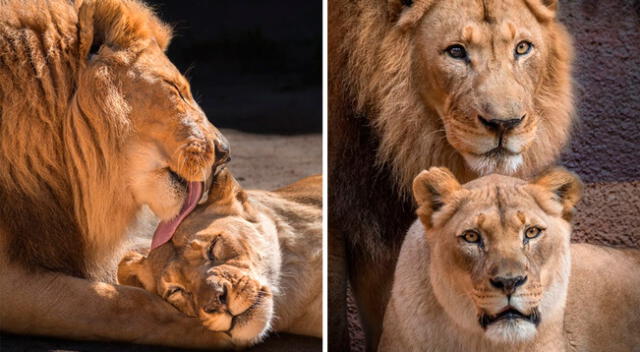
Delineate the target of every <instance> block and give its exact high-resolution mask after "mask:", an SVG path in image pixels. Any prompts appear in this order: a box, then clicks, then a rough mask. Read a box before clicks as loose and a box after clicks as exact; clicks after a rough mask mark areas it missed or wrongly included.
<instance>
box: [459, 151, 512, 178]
mask: <svg viewBox="0 0 640 352" xmlns="http://www.w3.org/2000/svg"><path fill="white" fill-rule="evenodd" d="M462 156H463V157H464V160H465V162H466V163H467V165H468V166H469V167H470V168H471V169H472V170H473V171H474V172H476V173H477V174H478V175H479V176H485V175H489V174H492V173H499V174H502V175H513V174H515V173H516V172H517V171H518V169H520V166H522V162H523V159H522V154H506V153H503V154H499V155H492V154H482V155H475V154H469V153H462Z"/></svg>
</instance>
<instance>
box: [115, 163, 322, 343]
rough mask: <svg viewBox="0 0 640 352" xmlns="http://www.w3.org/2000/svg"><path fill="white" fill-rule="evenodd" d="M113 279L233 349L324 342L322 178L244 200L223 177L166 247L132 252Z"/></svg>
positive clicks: (234, 184)
mask: <svg viewBox="0 0 640 352" xmlns="http://www.w3.org/2000/svg"><path fill="white" fill-rule="evenodd" d="M118 278H119V281H120V283H124V284H128V285H135V286H139V287H143V288H145V289H146V290H149V291H151V292H154V293H156V294H158V295H159V296H161V297H163V298H164V299H166V300H167V301H169V302H170V303H171V304H173V305H174V306H175V307H176V308H178V309H179V310H180V311H182V312H183V313H185V314H187V315H189V316H192V317H198V318H199V319H200V320H201V321H202V324H204V326H206V327H207V328H209V329H210V330H213V331H220V332H225V333H226V334H228V335H229V337H230V338H231V340H232V342H233V344H234V346H235V347H244V346H248V345H252V344H255V343H257V342H259V341H260V340H262V338H263V337H264V336H265V335H266V334H267V333H268V332H269V331H271V330H272V331H276V332H278V331H281V332H290V333H294V334H303V335H310V336H316V337H322V177H321V176H315V177H309V178H306V179H303V180H301V181H298V182H296V183H294V184H292V185H289V186H287V187H285V188H282V189H279V190H277V191H274V192H265V191H247V192H245V191H244V190H242V189H241V188H240V186H239V185H238V183H237V182H236V181H235V179H234V178H233V176H231V174H230V173H229V172H228V171H226V170H225V171H222V172H221V173H220V174H219V176H217V177H216V179H215V181H214V185H213V187H212V188H211V191H210V193H209V197H208V198H207V202H206V203H205V204H203V205H201V206H199V207H198V208H196V209H195V210H194V212H193V213H192V214H191V215H190V216H189V217H188V218H187V219H185V221H184V222H183V223H182V225H180V227H179V229H178V231H177V232H176V234H175V236H173V238H172V239H171V241H170V242H168V243H166V244H164V245H163V246H161V247H159V248H157V249H155V250H152V251H151V253H149V255H148V256H147V257H144V256H142V255H141V254H139V253H138V252H130V253H129V254H128V255H127V256H126V257H125V258H124V259H123V260H122V262H121V263H120V267H119V270H118Z"/></svg>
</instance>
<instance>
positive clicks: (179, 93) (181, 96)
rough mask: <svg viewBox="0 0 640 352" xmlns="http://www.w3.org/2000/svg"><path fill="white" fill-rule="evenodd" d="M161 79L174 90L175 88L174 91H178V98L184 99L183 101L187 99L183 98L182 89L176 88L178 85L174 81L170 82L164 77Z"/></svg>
mask: <svg viewBox="0 0 640 352" xmlns="http://www.w3.org/2000/svg"><path fill="white" fill-rule="evenodd" d="M162 81H163V82H164V83H166V84H168V85H170V86H171V87H172V88H173V89H175V90H176V92H177V93H178V95H179V96H180V98H182V100H184V101H185V102H186V101H187V100H186V99H185V98H184V95H183V94H182V91H181V90H180V88H178V86H177V85H176V84H175V83H173V82H171V81H168V80H166V79H165V80H162Z"/></svg>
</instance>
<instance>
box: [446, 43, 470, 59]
mask: <svg viewBox="0 0 640 352" xmlns="http://www.w3.org/2000/svg"><path fill="white" fill-rule="evenodd" d="M444 51H445V52H446V53H447V54H448V55H449V56H451V57H452V58H454V59H459V60H462V59H466V58H467V51H466V50H465V49H464V47H463V46H462V45H460V44H454V45H451V46H449V47H448V48H446V49H445V50H444Z"/></svg>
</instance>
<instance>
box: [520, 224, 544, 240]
mask: <svg viewBox="0 0 640 352" xmlns="http://www.w3.org/2000/svg"><path fill="white" fill-rule="evenodd" d="M541 234H542V229H541V228H539V227H538V226H531V227H528V228H527V229H526V230H525V231H524V238H525V240H531V239H534V238H536V237H538V236H540V235H541Z"/></svg>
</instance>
